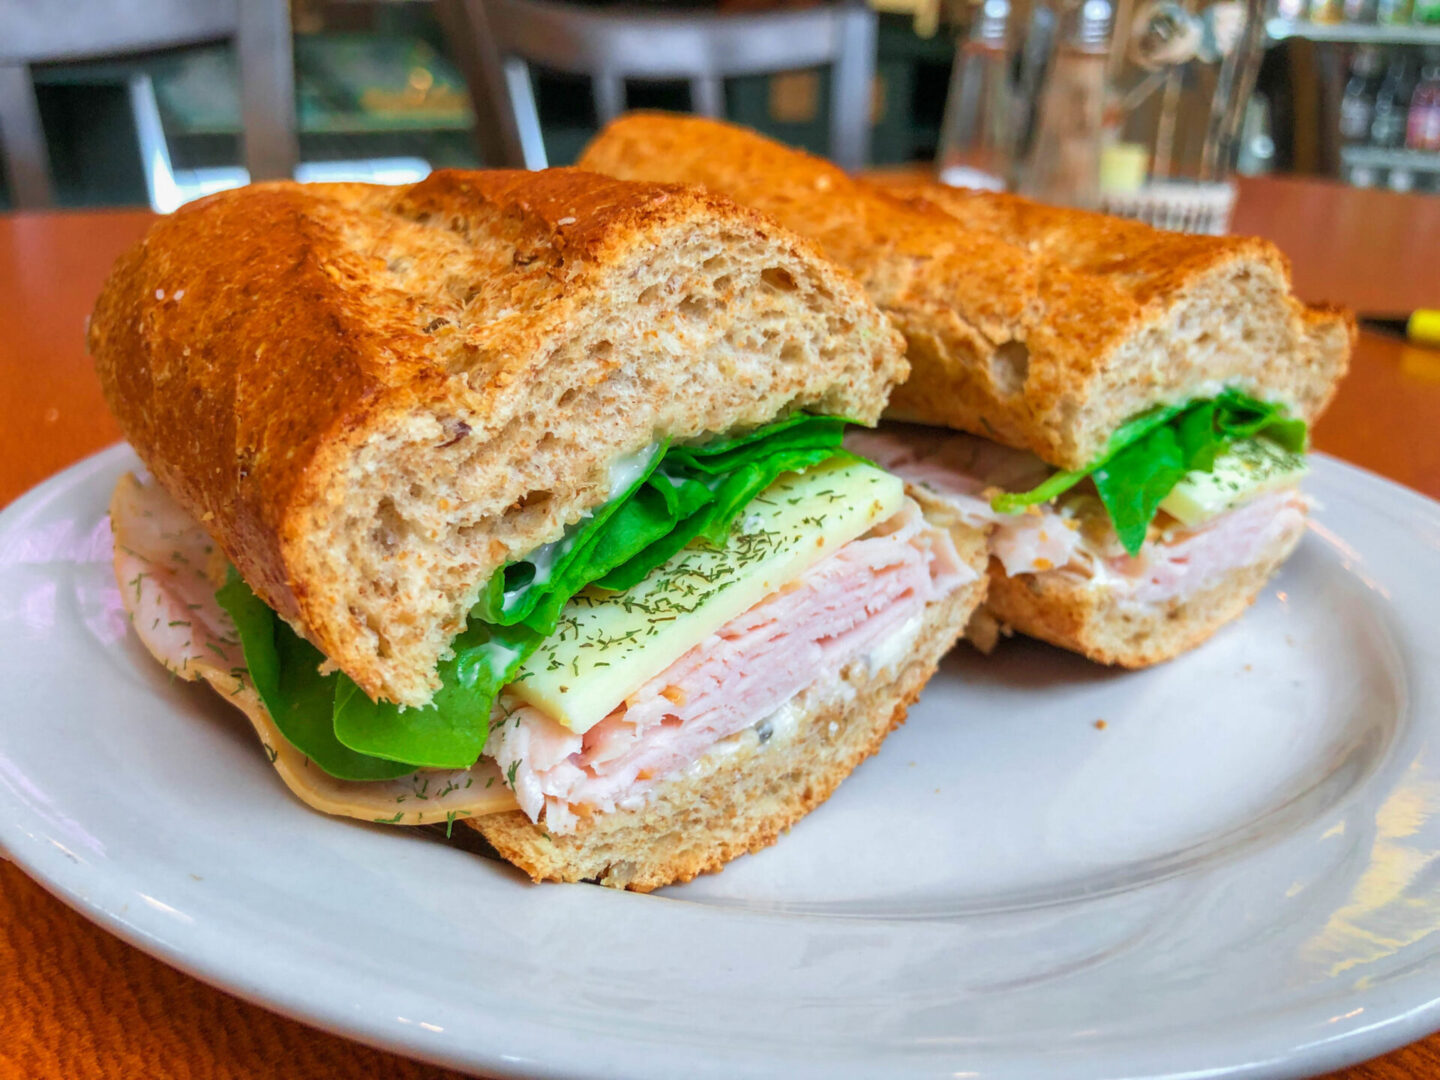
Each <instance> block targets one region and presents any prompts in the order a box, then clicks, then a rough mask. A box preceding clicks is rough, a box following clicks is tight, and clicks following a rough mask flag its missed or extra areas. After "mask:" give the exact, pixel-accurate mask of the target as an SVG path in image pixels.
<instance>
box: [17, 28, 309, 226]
mask: <svg viewBox="0 0 1440 1080" xmlns="http://www.w3.org/2000/svg"><path fill="white" fill-rule="evenodd" d="M227 40H228V41H232V42H234V45H235V48H236V51H237V53H238V54H239V57H238V58H239V68H240V99H241V100H240V104H241V115H242V121H243V130H244V157H245V165H246V167H247V168H248V169H249V171H250V177H251V179H253V180H268V179H275V178H279V177H289V176H290V175H291V174H292V173H293V172H294V170H295V165H296V162H297V161H298V160H299V147H298V141H297V137H296V121H295V70H294V69H295V64H294V57H293V53H292V51H291V34H290V5H289V3H288V2H287V0H0V153H3V157H4V162H5V173H6V180H7V181H8V184H9V188H10V198H11V202H12V204H13V205H15V206H16V207H17V208H19V209H34V208H39V207H44V206H49V205H50V204H51V203H52V202H53V201H54V192H53V189H52V185H51V176H50V155H49V153H48V151H47V149H46V146H45V133H44V130H43V129H42V127H41V123H40V112H39V108H38V107H37V105H36V100H35V84H34V78H33V73H32V71H31V68H32V67H33V66H34V65H37V64H57V63H67V62H76V61H87V60H97V59H102V58H105V59H109V58H116V57H128V56H138V55H143V54H145V53H153V52H159V51H163V50H167V49H175V48H181V47H184V46H189V45H199V44H204V43H209V42H215V41H227ZM138 121H139V118H137V125H138Z"/></svg>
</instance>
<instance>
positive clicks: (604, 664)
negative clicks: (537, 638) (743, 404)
mask: <svg viewBox="0 0 1440 1080" xmlns="http://www.w3.org/2000/svg"><path fill="white" fill-rule="evenodd" d="M904 498H905V489H904V484H903V483H902V482H901V481H900V480H899V479H898V478H897V477H894V476H891V475H890V474H889V473H887V472H884V471H882V470H880V469H877V468H875V467H874V466H873V465H867V464H864V463H861V462H857V461H853V460H847V459H836V460H832V461H829V462H826V463H824V464H822V465H817V466H815V467H813V468H811V469H808V470H806V471H805V472H801V473H786V474H785V475H784V476H782V477H780V479H778V480H777V481H775V483H774V484H772V485H771V486H770V487H769V488H767V489H766V490H765V492H764V493H763V494H761V495H760V496H758V497H757V498H756V499H755V500H754V501H753V502H752V503H751V504H750V505H749V506H748V507H746V509H745V511H744V513H743V514H742V515H741V516H740V518H739V519H738V520H737V521H736V523H735V526H734V527H733V529H732V530H731V533H730V538H729V541H728V542H727V543H726V545H725V546H724V547H722V548H715V547H710V546H708V545H705V544H703V543H696V544H692V545H691V546H690V547H687V548H686V549H685V550H684V551H681V552H680V553H679V554H677V555H675V556H674V557H673V558H672V559H671V560H670V561H669V562H667V563H665V564H664V565H663V566H661V567H659V568H658V569H656V570H655V571H654V572H653V573H651V574H650V576H649V577H647V578H646V579H645V580H644V581H642V582H640V583H639V584H638V585H635V586H634V587H632V588H630V589H627V590H625V591H624V592H621V593H615V592H606V591H604V590H601V589H595V588H590V589H587V590H585V591H584V592H582V593H581V594H579V595H578V596H576V597H575V598H574V599H573V600H571V601H570V603H569V604H567V605H566V607H565V610H564V612H563V614H562V615H561V617H560V622H559V625H558V626H557V627H556V629H555V632H554V633H553V634H551V635H550V637H548V638H546V640H545V641H544V643H542V644H541V646H540V648H539V649H537V650H536V651H535V653H534V655H532V656H531V657H530V659H529V660H528V661H526V663H525V665H524V667H522V668H521V669H520V671H519V673H518V674H517V676H516V678H515V681H514V682H512V683H511V684H510V686H509V688H508V689H509V691H510V692H511V693H513V694H514V695H515V696H517V697H519V698H520V699H521V700H523V701H525V702H526V703H528V704H530V705H534V706H535V707H536V708H539V709H542V710H543V711H545V712H546V713H548V714H549V715H550V716H552V717H554V718H555V719H556V720H557V721H559V722H560V723H561V724H563V725H565V726H566V727H567V728H569V729H570V730H571V731H573V732H575V733H577V734H581V733H584V732H585V731H588V730H589V729H590V728H591V727H593V726H594V725H595V724H597V723H599V722H600V721H601V720H603V719H604V718H605V717H606V716H608V715H609V714H610V713H611V711H613V710H614V709H615V707H616V706H618V705H620V704H621V703H622V702H623V701H624V700H625V698H626V697H628V696H629V695H630V694H632V693H634V692H635V691H636V690H638V689H639V688H640V687H641V686H643V685H644V684H645V683H646V682H648V681H649V680H650V679H652V678H654V677H655V676H656V675H658V674H660V672H662V671H664V670H665V669H666V668H667V667H669V666H670V665H671V664H672V663H674V662H675V661H676V660H678V659H679V658H680V657H681V656H683V655H684V654H685V653H686V652H688V651H689V650H690V649H691V648H693V647H694V646H695V645H698V644H699V643H700V642H701V641H703V640H704V639H705V638H706V637H708V636H709V635H710V634H712V633H714V632H715V631H716V630H718V629H720V627H722V626H724V625H725V624H726V623H727V622H729V621H730V620H731V619H733V618H735V617H736V616H737V615H740V614H741V613H743V612H745V611H747V610H748V609H750V608H752V607H754V606H755V605H756V604H757V603H759V602H760V601H761V600H763V599H764V598H765V597H766V596H769V595H770V594H771V593H773V592H775V591H776V590H777V589H779V588H780V587H781V586H783V585H785V584H786V583H788V582H790V581H793V580H794V579H795V578H797V577H799V576H800V575H801V574H802V573H804V572H805V571H806V570H807V569H809V568H810V567H811V566H813V565H814V564H815V563H817V562H819V561H820V560H821V559H822V558H824V557H825V556H826V555H829V554H830V553H831V552H833V551H835V550H836V549H837V548H839V547H840V546H841V545H843V544H846V543H849V542H850V541H851V540H853V539H855V538H856V537H857V536H860V535H861V534H862V533H864V532H866V531H867V530H869V529H870V528H871V527H872V526H873V525H875V524H877V523H879V522H881V521H884V520H885V519H886V518H888V517H890V516H891V515H893V514H894V513H895V512H896V511H897V510H899V509H900V505H901V503H902V501H903V500H904Z"/></svg>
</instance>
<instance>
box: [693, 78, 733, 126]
mask: <svg viewBox="0 0 1440 1080" xmlns="http://www.w3.org/2000/svg"><path fill="white" fill-rule="evenodd" d="M690 107H691V108H692V109H694V110H695V111H696V112H697V113H699V114H700V115H701V116H708V117H710V119H712V120H724V119H725V80H724V79H722V78H720V77H719V76H718V75H697V76H696V77H695V78H693V79H691V80H690Z"/></svg>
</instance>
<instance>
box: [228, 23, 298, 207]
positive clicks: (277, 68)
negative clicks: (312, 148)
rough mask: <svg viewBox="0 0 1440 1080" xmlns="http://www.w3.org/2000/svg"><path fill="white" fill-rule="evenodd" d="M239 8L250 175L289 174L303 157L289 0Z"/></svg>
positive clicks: (243, 119)
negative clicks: (296, 109) (297, 113)
mask: <svg viewBox="0 0 1440 1080" xmlns="http://www.w3.org/2000/svg"><path fill="white" fill-rule="evenodd" d="M235 9H236V18H237V27H236V31H235V48H236V51H237V52H238V53H239V57H240V113H241V127H242V128H243V130H244V132H245V167H246V168H247V169H249V170H250V179H251V180H289V179H290V178H291V177H293V176H294V175H295V166H296V165H297V164H299V161H300V140H299V136H298V135H297V134H296V130H295V129H296V126H297V121H296V117H295V46H294V41H293V39H292V35H291V32H290V4H289V2H288V0H244V2H243V3H237V4H236V5H235Z"/></svg>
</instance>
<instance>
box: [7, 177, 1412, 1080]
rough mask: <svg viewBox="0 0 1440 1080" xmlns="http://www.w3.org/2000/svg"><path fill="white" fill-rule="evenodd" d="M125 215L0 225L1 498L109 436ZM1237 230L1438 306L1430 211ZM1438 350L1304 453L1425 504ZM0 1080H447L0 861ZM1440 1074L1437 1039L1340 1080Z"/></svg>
mask: <svg viewBox="0 0 1440 1080" xmlns="http://www.w3.org/2000/svg"><path fill="white" fill-rule="evenodd" d="M149 220H150V217H149V215H148V214H146V213H141V212H133V211H120V212H92V213H58V214H42V215H20V216H16V217H10V218H4V217H0V297H3V298H4V300H3V303H0V417H3V420H4V423H3V424H0V503H5V502H8V501H10V500H11V499H13V498H14V497H15V496H17V495H19V494H20V493H21V492H22V491H24V490H25V489H27V488H29V487H31V486H33V485H34V484H36V483H38V482H39V481H41V480H43V479H44V478H45V477H46V476H49V475H50V474H51V473H53V472H55V471H56V470H58V469H60V468H62V467H64V466H65V465H68V464H70V463H71V462H73V461H75V460H77V459H79V458H81V457H83V456H85V455H86V454H89V453H91V452H93V451H95V450H98V449H100V448H101V447H103V446H106V445H108V444H110V443H112V442H114V441H115V440H116V439H117V438H119V430H118V429H117V428H116V426H115V422H114V421H113V420H112V419H111V418H110V415H109V413H108V412H107V411H106V409H105V405H104V403H103V401H102V400H101V397H100V389H99V386H98V385H97V384H96V381H95V378H94V375H93V373H92V371H91V368H90V363H89V361H88V359H87V358H86V356H85V350H84V345H83V327H84V321H85V317H86V314H87V313H88V311H89V308H90V304H91V302H92V300H93V298H94V296H95V294H96V292H97V291H98V289H99V287H100V283H101V281H102V279H103V277H104V275H105V272H106V270H107V269H108V268H109V265H110V263H111V261H112V260H113V259H114V258H115V256H116V255H118V254H119V253H120V251H121V250H123V249H124V248H125V247H126V246H127V245H128V244H130V243H132V242H133V241H134V240H135V239H137V238H138V237H139V236H140V234H141V233H142V232H143V231H144V229H145V226H146V224H147V222H148V221H149ZM1236 231H1239V232H1252V233H1256V234H1259V235H1263V236H1268V237H1270V238H1271V239H1273V240H1275V241H1276V242H1277V243H1278V244H1279V245H1280V246H1281V247H1282V248H1284V250H1285V251H1286V252H1287V253H1288V254H1289V255H1290V257H1291V259H1292V260H1293V262H1294V263H1295V281H1296V287H1297V290H1298V291H1299V293H1300V294H1301V295H1302V296H1303V297H1305V298H1306V299H1310V300H1321V299H1324V300H1332V301H1338V302H1341V303H1347V304H1350V305H1352V306H1353V307H1355V308H1357V309H1358V310H1365V311H1392V310H1408V309H1410V308H1413V307H1420V306H1430V307H1440V198H1433V197H1431V198H1427V197H1424V196H1405V195H1393V194H1389V193H1382V192H1360V191H1351V190H1348V189H1343V188H1339V187H1335V186H1331V185H1327V184H1323V183H1317V182H1313V181H1303V180H1284V179H1257V180H1251V181H1248V182H1245V183H1244V184H1243V186H1242V189H1241V197H1240V203H1239V207H1238V210H1237V214H1236ZM1437 432H1440V351H1437V350H1426V349H1418V348H1414V347H1410V346H1407V345H1404V344H1402V343H1400V342H1398V341H1392V340H1389V339H1386V338H1382V337H1375V336H1371V335H1364V336H1363V337H1362V339H1361V343H1360V347H1359V349H1358V351H1357V353H1356V356H1355V361H1354V368H1353V370H1352V372H1351V374H1350V376H1349V378H1348V379H1347V380H1346V383H1345V386H1344V388H1343V390H1342V393H1341V394H1340V396H1339V399H1338V400H1337V401H1336V403H1335V405H1334V406H1333V407H1332V408H1331V410H1330V412H1329V413H1328V414H1327V415H1326V417H1325V418H1324V419H1323V420H1322V421H1321V422H1320V424H1319V425H1318V426H1317V428H1316V431H1315V442H1316V445H1317V446H1318V447H1319V448H1320V449H1322V450H1327V451H1329V452H1330V453H1332V454H1337V455H1339V456H1340V457H1343V458H1347V459H1349V460H1351V461H1354V462H1356V463H1358V464H1360V465H1364V466H1365V467H1367V468H1370V469H1373V470H1375V471H1376V472H1379V473H1382V474H1384V475H1386V476H1389V477H1391V478H1392V479H1395V480H1398V481H1400V482H1401V483H1403V484H1407V485H1409V486H1410V487H1413V488H1415V489H1417V490H1419V491H1422V492H1424V493H1425V494H1427V495H1430V496H1432V497H1440V437H1437V434H1436V433H1437ZM0 1033H3V1034H0V1076H6V1077H8V1076H12V1075H13V1076H23V1077H32V1078H36V1080H52V1078H53V1080H58V1078H61V1077H65V1078H69V1077H106V1078H109V1077H115V1078H120V1077H127V1078H128V1077H133V1076H146V1077H151V1078H155V1080H164V1078H168V1077H176V1078H180V1077H185V1078H189V1077H207V1078H208V1077H248V1076H268V1075H277V1074H279V1075H284V1076H286V1077H288V1078H291V1080H311V1078H314V1080H321V1078H327V1080H328V1078H330V1077H352V1076H355V1077H358V1076H385V1077H395V1078H406V1080H409V1078H421V1077H424V1078H438V1077H451V1076H454V1075H455V1074H454V1073H451V1072H449V1071H447V1070H443V1069H436V1068H433V1067H430V1066H426V1065H420V1064H417V1063H415V1062H411V1061H406V1060H404V1059H401V1058H398V1057H394V1056H392V1055H389V1054H385V1053H381V1052H379V1051H374V1050H369V1049H367V1048H365V1047H362V1046H359V1045H356V1044H354V1043H350V1042H347V1041H345V1040H343V1039H339V1038H335V1037H333V1036H330V1035H324V1034H321V1033H318V1032H315V1031H312V1030H310V1029H308V1028H306V1027H303V1026H302V1025H300V1024H297V1023H295V1022H293V1021H290V1020H285V1019H282V1018H280V1017H277V1016H274V1015H272V1014H270V1013H268V1012H265V1011H264V1010H262V1009H258V1008H256V1007H254V1006H251V1005H247V1004H245V1003H243V1002H241V1001H239V1000H238V999H236V998H233V997H231V996H229V995H228V994H224V993H221V992H220V991H217V990H212V989H210V988H209V987H207V986H204V985H202V984H201V983H199V982H196V981H195V980H193V979H190V978H188V977H187V976H184V975H181V974H179V973H178V972H175V971H173V970H172V969H170V968H168V967H166V966H165V965H163V964H161V963H159V962H158V961H155V960H151V959H150V958H149V957H148V956H146V955H144V954H143V953H140V952H139V951H137V950H135V949H132V948H131V947H129V946H128V945H125V944H123V943H121V942H120V941H119V940H118V939H116V938H113V937H111V936H110V935H109V934H108V933H106V932H105V931H103V930H100V929H98V928H96V927H94V926H91V925H90V924H89V923H87V922H85V921H84V920H83V919H82V918H80V916H78V915H76V914H74V913H73V912H71V911H70V910H69V909H67V908H65V907H64V906H62V905H61V904H60V903H58V902H57V901H55V900H53V899H52V898H51V897H50V896H48V895H47V894H46V893H45V892H44V891H43V890H41V889H40V887H39V886H37V885H35V884H34V883H32V882H31V881H29V880H28V879H27V878H26V877H25V876H24V875H22V874H21V873H20V872H19V871H18V870H16V869H15V868H14V867H13V866H10V865H9V864H8V863H5V864H0ZM1436 1075H1440V1036H1432V1037H1431V1038H1429V1039H1426V1040H1424V1041H1422V1042H1419V1043H1416V1044H1414V1045H1413V1046H1410V1047H1407V1048H1405V1049H1403V1050H1400V1051H1397V1052H1395V1053H1393V1054H1389V1055H1387V1056H1386V1057H1383V1058H1380V1059H1378V1060H1376V1061H1374V1062H1371V1063H1369V1064H1366V1065H1362V1066H1358V1067H1356V1068H1353V1069H1349V1070H1346V1071H1345V1072H1344V1073H1342V1074H1337V1076H1343V1077H1344V1078H1345V1080H1381V1078H1384V1080H1400V1078H1402V1077H1419V1076H1436Z"/></svg>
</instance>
